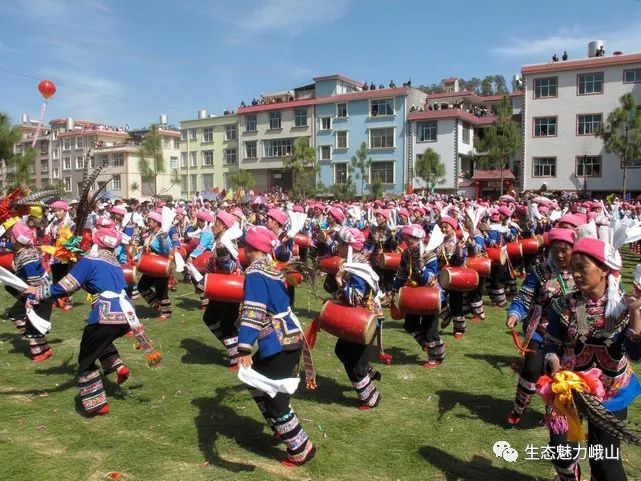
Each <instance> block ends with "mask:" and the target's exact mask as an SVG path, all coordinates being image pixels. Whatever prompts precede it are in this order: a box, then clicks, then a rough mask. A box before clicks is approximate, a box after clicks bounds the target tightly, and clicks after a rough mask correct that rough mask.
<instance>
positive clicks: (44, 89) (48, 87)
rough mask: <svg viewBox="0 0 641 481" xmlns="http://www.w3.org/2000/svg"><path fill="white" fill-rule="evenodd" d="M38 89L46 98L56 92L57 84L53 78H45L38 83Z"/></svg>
mask: <svg viewBox="0 0 641 481" xmlns="http://www.w3.org/2000/svg"><path fill="white" fill-rule="evenodd" d="M38 90H39V91H40V93H41V94H42V96H43V97H44V98H45V99H48V98H49V97H51V96H52V95H53V94H55V93H56V85H55V84H54V83H53V82H52V81H51V80H43V81H41V82H40V83H39V84H38Z"/></svg>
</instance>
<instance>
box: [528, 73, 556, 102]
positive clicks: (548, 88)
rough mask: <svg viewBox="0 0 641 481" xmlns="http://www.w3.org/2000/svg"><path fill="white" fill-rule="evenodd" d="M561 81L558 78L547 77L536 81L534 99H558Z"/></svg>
mask: <svg viewBox="0 0 641 481" xmlns="http://www.w3.org/2000/svg"><path fill="white" fill-rule="evenodd" d="M558 83H559V79H558V78H557V77H545V78H537V79H534V98H535V99H544V98H547V97H556V96H557V88H558Z"/></svg>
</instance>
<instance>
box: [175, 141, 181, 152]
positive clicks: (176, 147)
mask: <svg viewBox="0 0 641 481" xmlns="http://www.w3.org/2000/svg"><path fill="white" fill-rule="evenodd" d="M174 149H176V150H178V149H180V140H178V139H174Z"/></svg>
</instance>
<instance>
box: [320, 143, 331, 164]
mask: <svg viewBox="0 0 641 481" xmlns="http://www.w3.org/2000/svg"><path fill="white" fill-rule="evenodd" d="M318 156H319V158H320V160H331V158H332V146H331V145H321V146H319V147H318Z"/></svg>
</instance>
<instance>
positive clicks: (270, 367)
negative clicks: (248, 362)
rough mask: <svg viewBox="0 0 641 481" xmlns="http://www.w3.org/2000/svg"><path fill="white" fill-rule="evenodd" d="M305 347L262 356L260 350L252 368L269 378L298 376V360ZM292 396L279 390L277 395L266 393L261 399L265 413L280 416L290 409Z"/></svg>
mask: <svg viewBox="0 0 641 481" xmlns="http://www.w3.org/2000/svg"><path fill="white" fill-rule="evenodd" d="M302 352H303V348H302V347H301V348H299V349H296V350H294V351H281V352H279V353H278V354H276V355H274V356H270V357H267V358H264V359H263V358H261V357H260V356H259V354H260V353H259V352H257V353H256V354H254V355H253V356H252V362H253V365H252V368H253V369H254V371H256V372H258V373H260V374H262V375H263V376H265V377H268V378H269V379H284V378H287V377H296V376H297V374H298V362H299V360H300V355H301V353H302ZM290 398H291V396H290V395H289V394H287V393H282V392H279V393H277V394H276V396H275V397H273V398H272V397H270V396H269V395H267V394H265V395H264V396H262V397H261V399H260V400H261V401H262V403H263V405H264V407H265V411H264V412H263V414H264V415H265V416H266V417H269V418H279V417H281V416H283V415H284V414H286V413H287V412H288V411H289V401H290Z"/></svg>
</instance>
